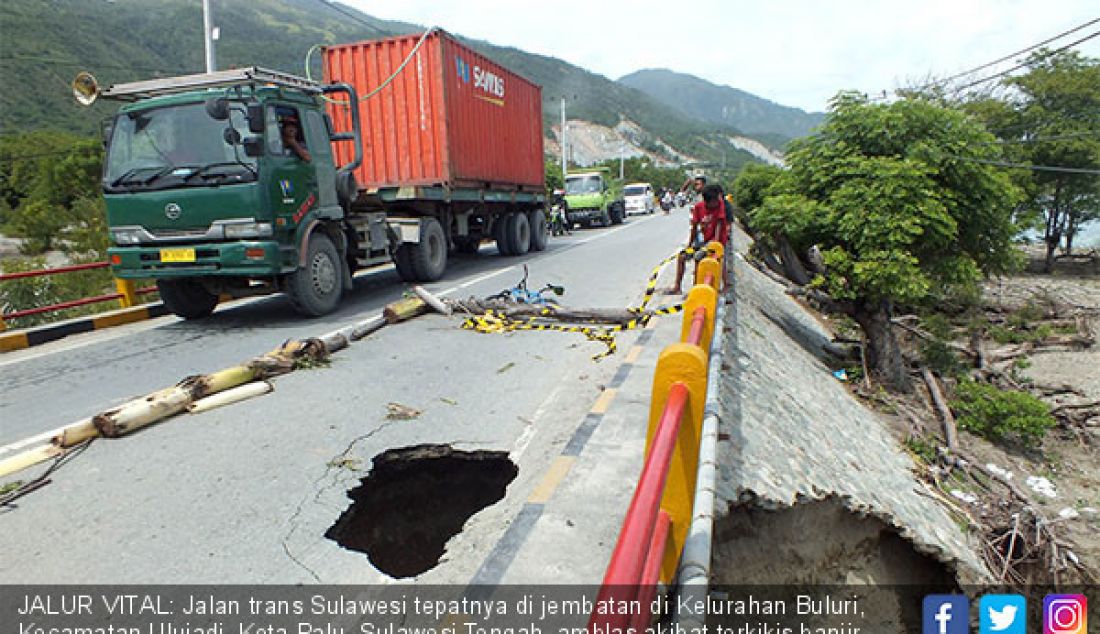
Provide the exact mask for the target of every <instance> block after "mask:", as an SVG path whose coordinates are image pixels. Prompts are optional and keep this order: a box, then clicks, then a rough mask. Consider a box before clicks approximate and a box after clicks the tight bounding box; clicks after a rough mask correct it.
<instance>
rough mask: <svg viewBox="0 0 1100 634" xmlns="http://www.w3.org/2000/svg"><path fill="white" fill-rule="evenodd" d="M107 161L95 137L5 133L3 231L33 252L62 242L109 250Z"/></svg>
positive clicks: (0, 168) (0, 183)
mask: <svg viewBox="0 0 1100 634" xmlns="http://www.w3.org/2000/svg"><path fill="white" fill-rule="evenodd" d="M102 165H103V148H102V146H101V144H100V142H99V141H97V140H95V139H88V138H84V137H78V136H74V135H71V134H67V133H59V132H45V131H41V132H34V133H30V134H24V135H16V136H9V137H3V138H0V210H2V214H3V217H2V218H0V219H2V220H3V223H4V231H5V232H8V233H10V234H12V235H16V236H19V237H22V238H24V239H25V243H24V245H23V250H24V251H25V252H27V253H30V254H36V253H42V252H44V251H48V250H50V249H54V248H58V247H63V248H65V250H66V251H69V252H71V253H73V254H96V255H99V256H100V257H102V256H103V255H105V249H106V222H105V219H104V207H103V202H102V194H101V190H100V182H99V179H100V175H101V173H102Z"/></svg>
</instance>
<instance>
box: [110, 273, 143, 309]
mask: <svg viewBox="0 0 1100 634" xmlns="http://www.w3.org/2000/svg"><path fill="white" fill-rule="evenodd" d="M115 289H116V290H117V292H118V294H119V295H121V297H119V298H118V305H119V307H120V308H130V307H131V306H135V305H137V304H138V298H137V293H136V292H134V290H135V289H134V280H124V279H121V278H117V277H116V278H115Z"/></svg>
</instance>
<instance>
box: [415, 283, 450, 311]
mask: <svg viewBox="0 0 1100 634" xmlns="http://www.w3.org/2000/svg"><path fill="white" fill-rule="evenodd" d="M413 292H414V293H416V296H417V297H419V298H420V299H422V300H424V302H425V303H427V304H428V306H431V307H432V309H433V310H435V312H437V313H440V314H443V315H450V314H451V307H450V306H448V305H447V304H445V303H444V302H443V300H441V299H439V298H438V297H436V296H435V295H432V294H431V293H429V292H428V290H427V289H426V288H424V287H423V286H414V287H413Z"/></svg>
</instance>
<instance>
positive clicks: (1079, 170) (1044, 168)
mask: <svg viewBox="0 0 1100 634" xmlns="http://www.w3.org/2000/svg"><path fill="white" fill-rule="evenodd" d="M947 157H948V158H953V159H958V160H960V161H970V162H971V163H981V164H983V165H993V166H995V167H1011V168H1015V169H1024V170H1035V171H1037V172H1063V173H1066V174H1097V175H1100V169H1087V168H1083V167H1055V166H1052V165H1029V164H1027V163H1005V162H1004V161H987V160H985V159H978V158H970V157H967V156H955V155H954V154H948V155H947Z"/></svg>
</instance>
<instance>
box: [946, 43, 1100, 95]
mask: <svg viewBox="0 0 1100 634" xmlns="http://www.w3.org/2000/svg"><path fill="white" fill-rule="evenodd" d="M1098 35H1100V31H1096V32H1095V33H1093V34H1092V35H1086V36H1085V37H1083V38H1081V39H1079V40H1076V41H1074V42H1070V43H1069V44H1066V45H1065V46H1063V47H1061V48H1056V49H1054V50H1053V51H1050V52H1048V53H1045V54H1044V55H1043V56H1042V59H1046V58H1048V57H1050V56H1052V55H1056V54H1058V53H1061V52H1062V51H1064V50H1066V49H1070V48H1073V47H1074V46H1077V45H1078V44H1080V43H1082V42H1087V41H1089V40H1091V39H1092V38H1094V37H1096V36H1098ZM1029 63H1030V62H1027V61H1025V62H1020V63H1019V64H1016V65H1015V66H1013V67H1012V68H1010V69H1008V70H1006V71H1001V72H999V73H997V74H995V75H990V76H989V77H985V78H984V79H978V80H975V81H972V82H970V83H969V84H963V85H962V86H959V87H958V88H956V89H955V92H960V91H963V90H966V89H967V88H972V87H974V86H977V85H978V84H984V83H985V82H987V81H991V80H993V79H997V78H998V77H1004V76H1005V75H1007V74H1009V73H1011V72H1013V71H1017V70H1020V69H1021V68H1024V67H1026V66H1027V65H1028V64H1029Z"/></svg>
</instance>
